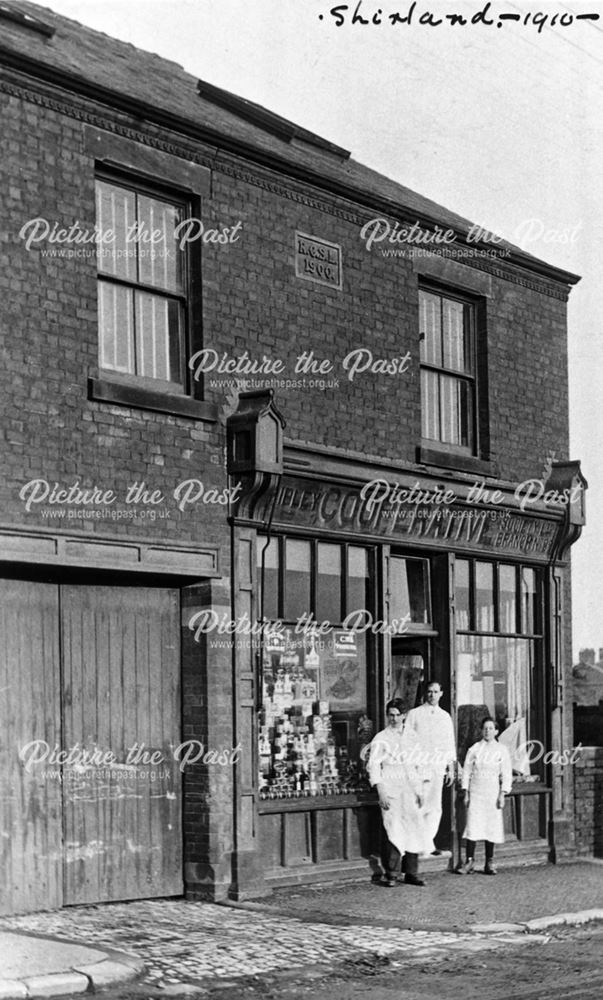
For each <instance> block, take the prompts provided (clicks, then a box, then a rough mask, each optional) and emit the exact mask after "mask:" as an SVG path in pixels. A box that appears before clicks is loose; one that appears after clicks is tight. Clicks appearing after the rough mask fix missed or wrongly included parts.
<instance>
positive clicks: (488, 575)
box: [475, 562, 494, 632]
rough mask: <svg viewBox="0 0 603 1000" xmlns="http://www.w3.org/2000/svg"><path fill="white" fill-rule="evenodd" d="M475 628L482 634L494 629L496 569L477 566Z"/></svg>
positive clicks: (488, 566) (487, 565) (481, 565)
mask: <svg viewBox="0 0 603 1000" xmlns="http://www.w3.org/2000/svg"><path fill="white" fill-rule="evenodd" d="M475 627H476V629H477V630H478V631H480V632H488V631H491V630H492V629H493V628H494V567H493V566H491V565H490V563H480V562H478V563H476V565H475Z"/></svg>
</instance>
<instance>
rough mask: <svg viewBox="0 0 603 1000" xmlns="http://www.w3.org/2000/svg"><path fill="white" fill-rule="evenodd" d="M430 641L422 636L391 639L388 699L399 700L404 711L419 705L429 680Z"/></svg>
mask: <svg viewBox="0 0 603 1000" xmlns="http://www.w3.org/2000/svg"><path fill="white" fill-rule="evenodd" d="M430 652H431V649H430V639H429V638H426V637H424V636H412V637H408V638H406V637H398V638H395V639H392V669H391V680H390V690H389V694H388V700H389V699H390V698H401V699H402V701H403V702H404V707H405V709H406V711H407V712H408V711H410V709H411V708H415V706H416V705H420V704H421V701H422V695H423V688H424V685H425V681H426V680H427V679H428V678H429V669H430Z"/></svg>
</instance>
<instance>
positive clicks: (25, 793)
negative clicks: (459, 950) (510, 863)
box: [0, 2, 585, 912]
mask: <svg viewBox="0 0 603 1000" xmlns="http://www.w3.org/2000/svg"><path fill="white" fill-rule="evenodd" d="M0 29H1V36H0V105H1V114H2V126H1V134H2V141H3V156H2V161H1V165H0V169H1V170H2V173H3V177H2V205H3V212H2V220H3V222H2V256H3V263H4V266H3V268H2V270H1V271H0V282H1V285H2V292H3V294H2V298H1V304H0V310H1V313H2V336H3V347H4V354H3V358H4V363H3V366H2V372H1V376H0V377H1V378H2V394H1V400H2V402H1V404H0V405H1V406H2V425H1V426H2V464H3V472H4V474H3V477H2V482H1V485H0V490H1V498H2V518H1V527H0V544H1V562H2V580H1V581H0V588H1V589H0V606H1V607H2V622H3V640H2V659H1V661H0V662H1V663H2V678H1V681H0V686H1V687H2V688H3V690H4V692H5V698H4V700H3V702H2V711H3V713H4V717H3V720H2V725H1V728H0V731H1V732H2V742H1V743H0V755H1V760H2V780H3V782H4V788H3V801H4V802H5V803H7V805H6V809H5V810H4V813H3V819H2V823H3V832H4V834H5V836H4V837H3V846H2V866H3V867H2V871H3V884H4V885H5V886H7V887H9V889H8V890H7V891H6V892H5V893H4V894H3V903H2V906H3V909H4V910H5V911H7V912H13V911H17V910H22V909H25V910H28V909H30V910H31V909H36V908H40V907H42V906H48V905H51V906H60V905H62V904H64V903H65V904H66V903H77V902H90V901H98V900H108V899H119V898H136V897H145V896H161V895H174V894H176V895H177V894H181V893H183V892H185V893H186V894H187V895H188V896H189V897H190V898H208V899H211V898H223V897H225V896H227V895H230V896H232V897H238V898H241V897H245V896H252V895H257V894H260V893H265V892H267V891H269V890H270V887H271V886H272V885H275V884H282V883H287V882H291V881H300V880H304V879H319V878H320V879H324V878H325V877H328V876H329V874H330V873H331V874H333V875H335V874H336V875H337V876H338V877H339V876H341V874H342V873H349V872H358V871H363V870H364V871H367V872H368V871H369V870H370V869H369V858H370V856H371V854H372V853H373V852H374V851H375V850H376V846H377V840H378V826H379V824H378V812H377V810H376V805H375V797H374V795H373V793H371V792H370V791H369V790H368V789H367V785H366V780H365V777H364V774H363V770H362V764H361V749H362V746H363V743H364V742H365V741H366V739H367V738H368V735H369V734H370V731H371V727H372V728H373V729H374V727H375V726H379V725H380V724H381V722H382V721H383V705H384V702H385V700H386V698H387V697H388V696H391V694H392V693H394V692H397V693H400V694H402V695H403V696H404V697H405V698H406V699H407V700H408V702H409V704H412V703H414V701H415V700H416V699H417V698H419V697H420V693H421V685H422V683H423V682H424V681H425V680H426V679H428V678H435V679H438V680H440V681H441V683H442V685H443V687H444V690H445V699H444V703H445V705H446V707H447V708H449V709H450V711H451V712H452V713H453V715H454V718H455V721H456V724H457V735H458V740H459V749H460V751H461V756H462V753H463V752H464V749H466V747H467V745H468V744H469V743H470V742H471V741H472V740H473V739H475V738H476V735H477V734H476V724H477V722H478V721H479V719H480V718H481V717H482V715H483V714H485V713H486V712H490V713H492V714H493V715H495V717H496V719H497V722H498V724H499V728H500V729H501V731H502V735H501V738H505V734H506V739H507V742H508V743H509V745H510V746H511V747H512V748H515V749H516V748H517V747H518V746H519V745H521V743H522V742H524V741H525V740H527V739H532V740H537V741H540V742H541V743H542V745H543V747H546V748H552V749H553V750H561V749H563V748H565V747H568V746H571V744H572V718H571V701H568V699H567V698H566V696H565V681H566V674H567V671H569V672H570V675H571V649H570V598H569V573H570V570H569V557H568V553H569V546H570V545H571V543H572V542H573V541H575V539H576V538H577V537H578V535H579V533H580V527H581V524H582V523H583V521H584V505H583V497H584V486H585V483H584V480H583V478H582V477H581V474H580V471H579V466H578V463H576V462H570V461H569V456H568V451H567V449H568V403H567V357H566V302H567V298H568V294H569V292H570V289H571V286H572V285H573V284H574V283H575V282H576V281H577V278H576V277H575V276H573V275H571V274H568V273H566V272H563V271H561V270H559V269H557V268H553V267H551V266H549V265H548V264H546V263H544V262H542V261H539V260H536V259H535V258H532V257H531V256H529V255H527V254H525V253H523V252H522V251H520V250H518V249H517V248H514V247H512V246H510V245H508V244H506V243H504V242H500V241H498V242H496V243H493V242H492V241H489V240H488V234H483V233H482V234H481V236H480V234H478V233H477V232H476V229H475V227H473V226H472V224H471V223H470V222H469V221H467V220H464V219H462V218H460V217H459V216H457V215H455V214H454V213H452V212H450V211H448V210H447V209H444V208H442V207H441V206H438V205H436V204H434V203H432V202H430V201H428V200H427V199H425V198H422V197H420V196H419V195H417V194H415V193H414V192H412V191H409V190H408V189H406V188H404V187H402V186H401V185H399V184H397V183H394V182H393V181H390V180H388V179H387V178H385V177H382V176H381V175H379V174H377V173H375V172H374V171H371V170H369V169H367V168H365V167H363V166H362V165H360V164H358V163H356V162H355V161H354V160H353V159H352V158H351V157H350V154H349V153H348V152H347V151H346V150H343V149H341V148H339V147H337V146H335V145H333V144H332V143H330V142H328V141H326V140H325V139H323V138H321V137H319V136H316V135H314V134H312V133H310V132H308V131H306V130H304V129H303V128H300V127H298V126H296V125H294V124H292V123H291V122H288V121H286V120H284V119H282V118H280V117H278V116H276V115H274V114H271V113H270V112H268V111H266V110H264V109H262V108H259V107H257V106H256V105H254V104H252V103H250V102H248V101H245V100H242V99H240V98H236V97H233V96H232V95H230V94H228V93H226V92H224V91H221V90H218V89H216V88H213V87H211V86H209V85H208V84H205V83H200V82H198V81H197V80H195V79H194V78H193V77H191V76H189V75H187V74H186V73H184V71H183V70H182V69H181V68H180V67H178V66H177V65H175V64H173V63H170V62H167V61H166V60H163V59H160V58H159V57H157V56H154V55H150V54H148V53H145V52H141V51H138V50H136V49H134V48H133V47H131V46H129V45H125V44H123V43H121V42H117V41H115V40H113V39H111V38H108V37H106V36H104V35H101V34H99V33H97V32H94V31H91V30H90V29H88V28H84V27H82V26H80V25H78V24H76V23H75V22H72V21H69V20H67V19H65V18H63V17H59V16H56V15H54V14H53V13H52V12H50V11H48V10H47V9H45V8H40V7H37V6H35V5H33V4H28V3H21V2H18V3H14V4H11V5H10V6H8V5H4V4H3V5H0ZM195 220H196V221H195ZM375 220H381V221H380V222H376V221H375ZM404 230H405V231H406V232H404ZM426 247H427V248H430V249H435V251H436V252H434V253H431V254H426V253H424V252H421V251H424V250H425V248H426ZM411 251H412V252H411ZM240 380H243V381H244V380H247V381H246V382H245V384H244V385H243V386H242V385H241V384H240ZM552 454H555V455H557V456H561V458H560V460H558V461H556V462H552V461H551V460H550V458H549V456H551V455H552ZM528 480H533V481H534V482H533V483H532V485H527V486H526V485H525V483H526V481H528ZM521 484H524V485H523V486H522V485H521ZM353 612H358V614H356V615H355V616H354V615H353V614H352V613H353ZM258 620H261V621H262V622H263V623H264V624H263V625H262V627H257V622H258ZM266 621H269V622H270V623H271V624H270V626H266V625H265V622H266ZM310 621H312V622H315V623H318V624H319V625H320V624H321V623H323V622H326V621H328V622H329V623H330V625H329V626H328V627H327V626H324V627H323V628H322V630H320V629H318V628H312V627H311V626H310V625H309V622H310ZM393 623H397V624H393ZM254 624H255V627H254ZM234 626H236V628H237V631H236V632H235V633H234V635H233V631H232V628H233V627H234ZM533 756H534V759H533V760H532V761H531V762H526V760H525V754H524V755H523V757H522V755H521V753H520V752H519V753H517V754H516V759H515V763H516V779H517V780H516V782H515V786H514V791H513V794H512V796H511V797H510V798H509V801H508V804H507V807H506V808H507V815H506V824H507V830H508V842H507V853H508V856H509V858H511V859H513V858H515V860H516V861H521V860H522V859H524V860H525V859H526V858H528V857H529V858H531V859H537V860H543V861H544V860H548V859H551V860H555V859H560V858H562V857H564V856H571V855H572V854H573V853H575V849H576V845H575V836H574V808H573V806H574V802H573V779H572V773H571V769H568V768H567V767H563V766H562V765H555V764H551V763H545V761H544V758H543V757H542V755H541V756H540V757H538V755H537V754H534V755H533ZM457 843H458V830H457V821H456V819H455V813H454V802H453V801H452V800H451V801H450V802H448V803H447V808H446V810H445V813H444V819H443V821H442V825H441V828H440V832H439V835H438V844H439V845H440V846H441V847H442V848H443V849H448V848H454V847H455V845H456V844H457Z"/></svg>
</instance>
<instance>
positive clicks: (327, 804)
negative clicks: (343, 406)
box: [233, 447, 582, 893]
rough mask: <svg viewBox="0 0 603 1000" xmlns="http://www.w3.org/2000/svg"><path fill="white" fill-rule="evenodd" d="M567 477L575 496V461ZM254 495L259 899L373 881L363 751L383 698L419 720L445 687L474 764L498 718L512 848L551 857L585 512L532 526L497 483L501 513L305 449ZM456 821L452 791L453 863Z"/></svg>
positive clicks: (251, 542)
mask: <svg viewBox="0 0 603 1000" xmlns="http://www.w3.org/2000/svg"><path fill="white" fill-rule="evenodd" d="M555 474H556V475H557V476H562V475H565V476H566V477H569V479H571V478H572V477H573V480H575V481H576V482H577V479H579V473H578V472H577V468H576V466H575V464H573V465H572V466H571V467H570V466H569V465H568V466H567V467H564V468H563V469H561V467H560V468H559V469H558V470H557V471H556V473H555ZM243 483H244V492H243V496H242V501H241V504H240V506H239V508H238V511H237V516H236V518H235V520H234V522H233V531H234V550H235V551H238V552H239V560H238V563H239V569H240V568H241V566H242V565H246V566H247V571H246V577H245V579H244V580H243V579H242V577H241V575H240V574H239V577H238V588H239V589H238V600H235V608H237V607H238V609H239V613H240V611H241V609H243V608H244V609H245V610H246V612H247V613H248V614H249V616H250V618H253V619H254V620H255V621H256V622H258V623H260V625H261V627H259V628H258V633H257V635H258V638H257V646H256V648H255V649H254V650H251V649H250V655H247V654H246V653H245V651H244V649H243V647H241V648H240V649H239V650H238V652H237V656H238V660H239V667H238V671H237V672H238V676H239V677H240V678H241V677H243V678H245V680H244V683H245V684H246V687H245V693H246V695H247V698H246V700H245V702H244V707H243V708H242V711H243V712H246V713H247V715H246V718H247V722H248V726H247V733H248V736H249V738H250V739H251V740H252V748H253V752H252V761H253V763H252V765H251V767H250V768H249V770H248V774H247V783H246V784H244V785H243V786H242V787H240V789H239V792H240V798H239V808H241V804H242V803H245V806H244V808H245V809H246V811H247V812H246V814H247V817H248V820H249V822H250V823H251V827H248V829H251V828H252V829H253V836H250V838H249V841H248V846H249V847H250V848H252V849H255V851H257V861H256V865H255V878H256V883H257V882H258V880H259V883H262V884H263V885H264V886H270V885H277V884H287V883H290V882H295V881H311V880H314V879H316V880H318V879H323V878H325V877H329V875H330V874H332V875H333V876H334V875H336V874H337V875H341V873H342V872H354V871H369V870H370V869H369V865H370V864H371V859H373V867H376V864H375V859H377V858H378V855H379V849H380V838H381V824H380V819H379V810H378V806H377V800H376V795H375V793H374V792H373V791H372V790H371V788H370V785H369V783H368V780H367V774H366V767H365V757H366V747H367V745H368V743H369V742H370V739H371V736H372V734H374V733H375V732H377V731H378V730H379V729H380V728H382V726H383V724H384V706H385V703H386V701H387V700H388V699H389V698H392V697H401V698H403V699H404V701H405V703H406V704H407V706H408V708H409V709H410V708H412V707H414V706H415V705H416V704H418V703H420V701H421V699H422V696H423V693H424V690H425V686H426V682H427V681H429V680H437V681H439V682H440V684H441V685H442V688H443V692H444V695H443V699H442V702H441V704H442V707H444V708H446V709H447V710H448V711H450V713H451V715H452V717H453V721H454V724H455V730H456V736H457V747H458V760H459V762H460V763H461V764H462V762H463V760H464V757H465V754H466V751H467V749H468V747H469V746H470V745H471V744H472V743H473V742H475V741H476V740H477V739H478V738H479V728H480V723H481V720H482V719H483V718H484V716H486V715H491V716H492V717H493V718H494V719H495V720H496V724H497V728H498V730H499V734H500V735H499V739H500V741H501V742H502V743H504V744H505V745H506V746H507V748H508V750H509V752H510V754H511V758H512V761H513V771H514V784H513V792H512V794H511V796H509V798H508V801H507V805H506V809H505V826H506V841H507V844H506V848H505V850H506V851H508V852H509V853H510V854H511V855H512V854H513V853H515V855H516V856H517V859H518V860H519V859H523V860H538V861H541V862H544V861H547V860H551V859H553V858H554V857H555V851H556V850H557V853H559V849H560V844H561V843H564V844H565V843H566V841H565V840H563V838H565V837H566V834H567V831H566V827H565V826H564V823H565V810H566V808H567V805H568V801H569V797H570V786H569V785H568V784H567V775H566V774H564V772H563V770H562V769H556V768H555V767H554V766H553V763H552V762H553V760H554V754H552V753H550V751H551V750H557V751H560V750H561V744H562V742H563V736H562V733H563V732H564V720H563V718H562V713H563V711H564V704H563V698H562V693H561V687H562V685H561V677H562V670H561V662H562V652H561V650H562V648H563V642H564V637H563V630H564V619H563V614H564V608H563V603H562V596H563V590H564V572H565V564H564V561H563V556H564V554H565V549H566V547H567V544H568V542H569V541H570V540H572V539H573V537H574V536H575V529H576V527H577V525H576V524H574V523H573V522H574V521H579V519H580V518H581V517H582V509H581V508H580V510H578V509H576V510H574V511H571V510H569V511H568V508H567V506H566V507H564V508H562V507H561V506H560V505H557V506H553V505H549V506H545V505H540V506H539V507H538V509H530V510H529V511H528V510H525V509H523V510H522V509H521V504H520V503H519V502H518V499H517V496H516V494H515V491H514V489H513V487H512V486H511V484H503V483H498V484H497V487H498V494H499V496H498V497H497V503H496V505H493V504H488V502H484V500H483V499H482V500H481V501H479V500H478V501H475V500H474V499H472V496H474V495H475V489H474V487H475V480H474V479H473V478H470V477H467V476H462V475H456V476H454V477H453V476H452V475H451V474H450V473H448V475H447V479H446V482H445V483H444V484H442V482H441V481H440V480H436V479H435V478H434V476H432V475H429V474H428V473H427V472H426V471H425V470H421V472H420V473H414V472H412V471H411V470H408V471H405V470H401V469H400V470H395V472H393V471H392V470H391V469H383V468H380V467H375V466H373V465H369V464H367V463H362V462H359V461H356V460H355V461H351V460H348V459H345V458H343V457H341V458H339V457H338V458H335V457H333V456H328V455H327V454H326V453H323V454H317V453H314V452H310V450H309V449H302V448H301V447H296V448H293V447H292V448H288V449H286V452H285V459H284V471H283V473H282V474H274V472H273V471H272V472H270V471H267V472H266V475H265V476H264V477H262V475H256V476H255V477H254V478H253V479H252V478H251V477H248V478H247V479H245V477H244V479H243ZM376 483H379V484H380V485H379V488H378V489H377V487H376V486H375V484H376ZM472 489H473V494H472V493H471V491H472ZM413 491H414V492H413ZM409 497H410V499H409ZM576 497H578V491H577V492H576ZM524 507H525V505H524ZM533 507H534V508H536V505H533ZM242 557H243V558H242ZM236 579H237V575H236V574H235V580H236ZM242 593H244V594H245V597H246V603H245V604H242V603H241V595H242ZM242 663H243V664H244V666H242ZM252 691H255V698H253V697H251V693H252ZM240 714H241V713H240ZM239 731H241V729H239ZM251 817H253V820H252V819H251ZM462 824H463V816H462V810H461V809H460V807H459V806H458V804H457V800H456V795H455V792H454V789H448V790H445V792H444V813H443V818H442V822H441V825H440V829H439V832H438V836H437V838H436V843H437V846H438V847H439V848H440V849H441V850H442V851H444V852H450V855H449V856H447V862H448V863H450V859H451V858H455V857H456V856H457V854H458V851H459V848H460V839H461V833H462ZM556 824H557V825H558V828H559V830H560V831H562V833H561V834H560V837H559V838H556ZM254 845H255V848H254ZM236 891H237V892H239V893H244V892H245V885H244V879H243V878H242V879H241V880H240V881H239V883H238V884H237V885H236Z"/></svg>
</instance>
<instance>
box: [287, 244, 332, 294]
mask: <svg viewBox="0 0 603 1000" xmlns="http://www.w3.org/2000/svg"><path fill="white" fill-rule="evenodd" d="M295 274H296V276H297V277H298V278H305V279H306V281H316V282H318V283H319V284H320V285H329V286H330V287H331V288H338V289H341V247H340V246H338V245H337V243H329V242H328V241H327V240H322V239H317V238H316V236H307V235H306V234H305V233H296V234H295Z"/></svg>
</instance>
